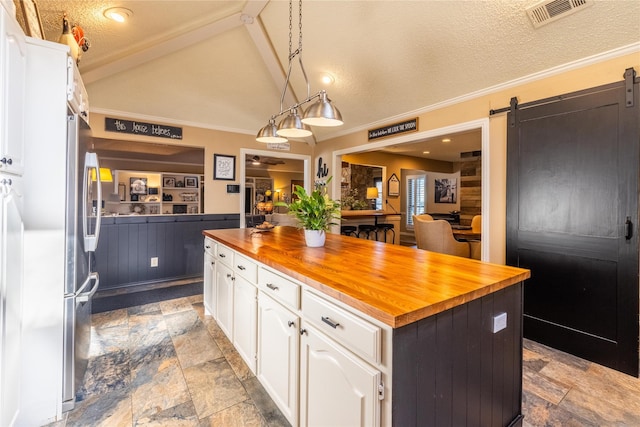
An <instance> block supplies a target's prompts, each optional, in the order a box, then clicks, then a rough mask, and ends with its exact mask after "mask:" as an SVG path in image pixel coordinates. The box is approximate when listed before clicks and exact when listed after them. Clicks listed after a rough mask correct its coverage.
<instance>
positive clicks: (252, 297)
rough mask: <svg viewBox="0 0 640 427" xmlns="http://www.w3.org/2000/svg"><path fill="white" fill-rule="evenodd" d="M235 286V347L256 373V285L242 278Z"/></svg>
mask: <svg viewBox="0 0 640 427" xmlns="http://www.w3.org/2000/svg"><path fill="white" fill-rule="evenodd" d="M235 279H236V280H235V282H234V284H233V345H234V347H235V348H236V350H237V351H238V353H239V354H240V356H241V357H242V359H243V360H244V361H245V363H246V364H247V365H248V366H249V369H251V372H253V373H254V374H255V373H256V345H257V344H256V333H257V332H256V329H257V327H258V319H257V310H258V309H257V305H258V301H257V293H258V290H257V289H256V287H255V285H253V284H252V283H250V282H249V281H248V280H246V279H244V278H243V277H241V276H235Z"/></svg>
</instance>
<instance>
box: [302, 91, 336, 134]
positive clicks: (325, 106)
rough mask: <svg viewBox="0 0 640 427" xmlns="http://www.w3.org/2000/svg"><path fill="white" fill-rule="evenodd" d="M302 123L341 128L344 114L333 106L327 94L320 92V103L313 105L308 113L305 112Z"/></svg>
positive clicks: (308, 109)
mask: <svg viewBox="0 0 640 427" xmlns="http://www.w3.org/2000/svg"><path fill="white" fill-rule="evenodd" d="M302 123H304V124H306V125H310V126H325V127H331V126H340V125H343V124H344V122H343V121H342V114H340V111H338V109H337V108H336V107H335V106H334V105H333V104H331V100H330V99H329V98H327V92H325V91H324V90H323V91H321V92H320V96H319V97H318V101H317V102H316V103H315V104H312V105H311V106H310V107H309V108H307V111H305V112H304V115H303V117H302Z"/></svg>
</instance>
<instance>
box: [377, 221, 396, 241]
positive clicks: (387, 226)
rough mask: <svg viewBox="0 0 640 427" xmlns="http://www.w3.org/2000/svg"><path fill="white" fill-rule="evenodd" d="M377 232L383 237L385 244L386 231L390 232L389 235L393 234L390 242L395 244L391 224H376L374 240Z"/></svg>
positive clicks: (394, 235)
mask: <svg viewBox="0 0 640 427" xmlns="http://www.w3.org/2000/svg"><path fill="white" fill-rule="evenodd" d="M378 231H381V232H382V234H383V235H384V242H385V243H387V231H390V232H391V233H393V234H392V240H391V242H392V243H393V244H395V243H396V230H395V228H394V227H393V224H387V223H380V224H378V227H377V229H376V238H377V236H378Z"/></svg>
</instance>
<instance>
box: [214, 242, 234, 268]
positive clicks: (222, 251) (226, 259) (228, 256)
mask: <svg viewBox="0 0 640 427" xmlns="http://www.w3.org/2000/svg"><path fill="white" fill-rule="evenodd" d="M233 254H234V252H233V251H232V250H231V249H229V248H228V247H226V246H224V245H221V244H220V243H218V248H217V254H216V258H217V259H219V260H220V262H222V263H223V264H226V265H228V266H229V267H232V268H233Z"/></svg>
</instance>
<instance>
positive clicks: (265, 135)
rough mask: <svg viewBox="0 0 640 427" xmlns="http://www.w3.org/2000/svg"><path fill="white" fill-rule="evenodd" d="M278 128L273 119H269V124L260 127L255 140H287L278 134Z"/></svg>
mask: <svg viewBox="0 0 640 427" xmlns="http://www.w3.org/2000/svg"><path fill="white" fill-rule="evenodd" d="M277 132H278V128H277V127H276V122H275V120H273V119H271V120H269V124H268V125H266V126H265V127H263V128H262V129H260V132H258V136H256V141H258V142H264V143H280V142H287V138H284V137H282V136H278V133H277Z"/></svg>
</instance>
